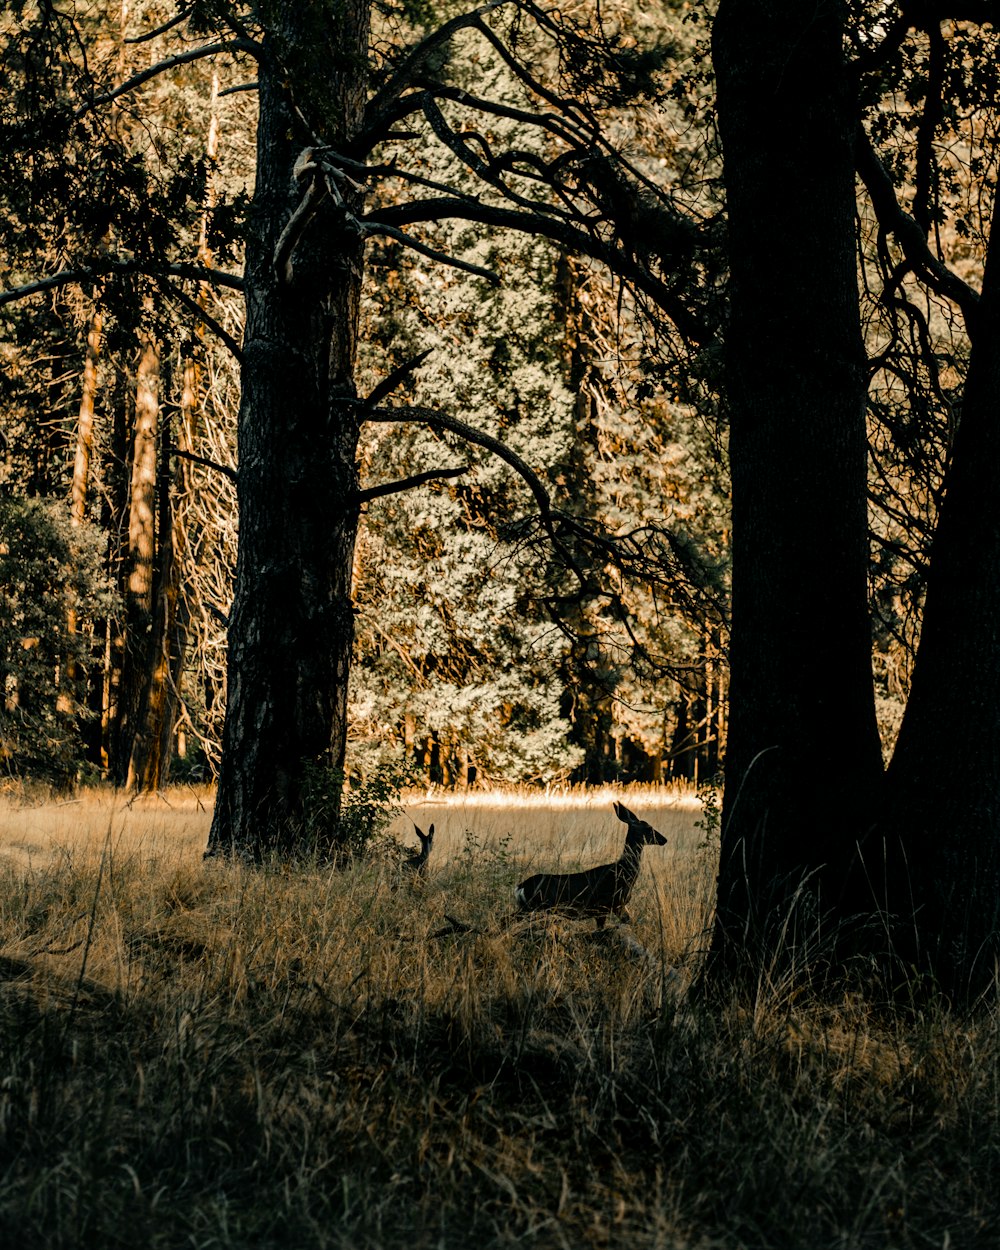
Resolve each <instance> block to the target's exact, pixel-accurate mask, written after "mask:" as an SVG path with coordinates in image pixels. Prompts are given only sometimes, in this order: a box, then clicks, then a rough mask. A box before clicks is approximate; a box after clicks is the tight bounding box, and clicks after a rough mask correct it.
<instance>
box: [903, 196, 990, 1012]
mask: <svg viewBox="0 0 1000 1250" xmlns="http://www.w3.org/2000/svg"><path fill="white" fill-rule="evenodd" d="M998 230H1000V197H998V198H997V200H996V202H995V204H994V215H993V222H992V228H991V234H990V244H991V246H990V247H989V250H988V255H987V261H986V269H985V273H984V276H983V288H982V297H981V300H980V304H979V308H978V310H977V315H976V321H975V324H974V327H973V345H972V355H971V357H970V361H969V372H968V375H967V378H966V383H965V392H964V396H963V400H962V412H961V420H960V423H959V426H958V432H957V434H956V437H955V446H954V450H953V453H952V460H951V465H950V467H949V469H948V475H947V478H946V484H945V497H944V502H943V504H942V507H941V512H940V516H939V519H938V526H937V531H936V533H935V536H934V545H933V548H932V551H931V562H930V569H929V573H928V579H927V599H926V603H925V608H924V618H923V626H922V629H921V634H920V642H919V645H918V648H917V654H916V660H915V662H914V667H913V680H912V684H911V689H910V697H909V699H908V701H907V705H906V712H905V714H904V716H903V723H902V726H901V727H900V732H899V738H898V740H897V742H896V748H895V751H894V753H893V757H892V761H891V763H890V765H889V770H888V774H887V778H886V796H885V804H884V808H883V811H884V823H885V826H886V828H887V831H888V832H889V833H890V834H891V835H893V836H892V837H891V839H890V845H893V846H894V845H896V844H897V842H898V844H899V845H900V846H901V847H902V852H903V855H902V862H900V863H899V864H898V865H897V866H896V874H895V879H894V880H893V882H892V883H891V886H892V888H891V890H890V894H889V896H888V898H887V900H886V902H887V907H888V910H889V911H890V912H892V913H894V914H896V915H897V916H898V917H899V918H900V924H899V928H898V931H897V943H898V949H899V953H900V954H901V955H902V957H903V958H904V959H905V960H906V961H907V962H913V963H916V964H917V965H918V966H919V967H921V968H922V969H924V970H928V969H929V970H930V971H932V972H933V973H934V974H935V975H936V977H937V978H938V980H939V981H940V983H941V984H942V985H943V986H944V988H945V989H946V990H947V991H948V992H949V993H952V994H954V995H956V996H957V997H959V998H968V997H969V996H970V995H975V994H976V993H978V992H979V991H980V990H982V989H983V988H984V987H985V986H987V985H989V984H990V983H992V981H993V978H994V976H995V969H996V961H997V959H998V956H1000V627H998V621H1000V508H998V507H997V482H998V481H1000V412H998V405H1000V256H998V254H997V251H998V247H997V243H996V240H997V237H998Z"/></svg>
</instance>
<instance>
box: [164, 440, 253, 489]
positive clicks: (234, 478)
mask: <svg viewBox="0 0 1000 1250" xmlns="http://www.w3.org/2000/svg"><path fill="white" fill-rule="evenodd" d="M170 454H171V455H172V456H180V458H181V459H182V460H190V461H192V462H193V463H194V464H201V465H204V466H205V468H206V469H214V470H215V471H216V473H221V474H222V475H223V477H227V478H229V480H230V481H231V482H232V483H233V484H234V485H235V484H236V483H237V482H238V481H239V480H240V478H239V473H238V472H237V471H236V469H231V468H230V467H229V465H228V464H219V462H218V461H217V460H209V458H208V457H207V456H199V455H198V454H197V453H196V452H193V451H181V449H180V448H179V447H171V449H170Z"/></svg>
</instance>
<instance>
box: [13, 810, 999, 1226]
mask: <svg viewBox="0 0 1000 1250" xmlns="http://www.w3.org/2000/svg"><path fill="white" fill-rule="evenodd" d="M578 798H579V796H577V799H578ZM166 800H167V801H166V802H164V801H162V800H160V799H152V800H144V801H143V802H142V803H136V804H133V805H132V806H131V807H128V808H126V807H125V806H124V805H123V804H122V802H121V800H120V799H119V800H117V801H115V800H113V799H112V798H110V797H108V796H100V795H91V796H87V797H86V799H85V801H83V802H81V803H79V804H74V805H72V806H60V805H58V804H54V803H46V804H44V805H40V806H36V807H33V808H31V807H27V806H23V805H22V806H20V807H14V806H7V807H2V808H0V1065H2V1066H0V1244H3V1245H11V1246H17V1247H18V1250H31V1248H32V1247H43V1246H44V1247H79V1246H90V1245H93V1246H101V1247H105V1246H150V1247H175V1246H182V1245H184V1246H186V1245H192V1246H217V1247H227V1246H229V1247H244V1246H266V1247H271V1246H274V1247H278V1246H293V1247H311V1246H319V1247H326V1246H331V1247H357V1248H358V1250H365V1248H368V1247H371V1248H372V1250H374V1248H375V1247H392V1246H405V1247H408V1248H409V1250H421V1248H423V1247H427V1248H428V1250H430V1248H431V1247H445V1248H451V1247H456V1248H458V1247H461V1248H463V1250H464V1248H465V1247H469V1246H472V1247H476V1248H477V1250H486V1248H488V1247H500V1246H513V1245H518V1246H539V1247H550V1246H551V1247H574V1248H575V1247H611V1246H625V1247H636V1248H637V1250H654V1248H655V1250H669V1248H671V1247H678V1248H679V1247H690V1248H691V1250H694V1248H695V1247H697V1248H699V1250H707V1248H710V1247H748V1248H749V1247H788V1248H789V1250H792V1248H797V1250H804V1248H806V1247H809V1248H814V1247H815V1248H817V1250H818V1248H821V1247H827V1246H828V1247H831V1248H832V1247H835V1246H836V1247H844V1248H846V1247H872V1248H873V1250H875V1248H876V1247H877V1248H878V1250H884V1248H885V1247H889V1246H892V1247H895V1246H899V1247H901V1248H902V1247H907V1248H908V1247H911V1246H912V1247H918V1246H919V1247H923V1246H938V1247H940V1246H943V1245H951V1246H953V1247H955V1248H956V1250H957V1248H958V1247H973V1248H975V1247H978V1246H983V1247H986V1246H991V1245H994V1244H995V1238H994V1234H995V1230H996V1227H997V1221H998V1216H1000V1204H998V1199H997V1197H996V1194H995V1188H996V1186H995V1184H994V1182H995V1179H996V1175H997V1164H998V1162H1000V1133H998V1128H1000V1064H998V1058H1000V1045H998V1032H1000V1030H998V1028H997V1018H996V1014H995V1012H993V1013H990V1012H984V1013H983V1014H982V1015H981V1016H980V1017H979V1018H977V1019H975V1020H960V1019H958V1018H956V1017H953V1016H952V1015H950V1014H948V1013H947V1012H945V1011H944V1010H934V1011H932V1010H929V1009H923V1010H922V1011H920V1012H911V1013H909V1014H908V1015H903V1014H901V1013H898V1012H893V1011H890V1010H888V1009H887V1008H884V1007H878V1009H877V1010H876V1009H875V1008H874V1007H873V1005H872V1004H871V1003H868V1002H865V1001H862V1000H861V999H860V998H853V997H847V996H845V997H844V999H843V1001H842V1002H839V1003H837V1004H830V1003H816V1002H811V1001H806V1000H804V999H802V1000H798V999H796V998H795V997H794V996H793V995H792V994H791V993H785V992H783V991H777V990H776V991H775V992H774V994H773V995H772V997H771V998H770V999H765V1000H762V1001H761V1002H760V1003H758V1005H757V1007H756V1009H755V1010H753V1011H745V1010H744V1009H743V1008H742V1007H741V1006H740V1005H739V1004H738V1003H735V1002H734V1003H732V1004H728V1005H727V1004H715V1005H713V1007H712V1008H711V1009H709V1008H708V1007H707V1006H705V1005H701V1006H699V1005H697V1004H693V1003H690V1002H688V1001H687V998H686V996H685V988H684V986H685V983H684V979H683V978H682V977H681V978H674V977H671V976H668V975H666V972H665V970H666V969H671V968H684V967H686V966H687V964H686V961H687V960H688V959H689V958H690V957H691V955H692V952H697V950H698V948H699V946H700V945H701V943H702V941H703V932H704V927H705V924H706V918H707V915H708V908H709V906H710V895H711V880H712V875H713V868H712V864H711V861H710V857H709V856H708V854H707V853H706V851H705V849H704V848H703V847H701V845H700V844H701V842H702V837H701V832H700V830H698V829H697V828H696V827H695V823H694V822H695V820H696V819H697V811H696V810H694V809H692V807H691V806H690V805H687V806H685V805H684V804H683V803H678V802H667V801H665V800H664V798H663V796H659V803H657V796H655V795H648V796H643V797H642V799H641V800H640V798H639V797H637V796H635V795H634V794H632V795H629V796H626V798H625V801H626V802H627V803H628V804H629V806H632V807H634V808H635V809H636V810H637V811H639V813H640V815H642V816H643V817H644V818H646V819H649V820H650V822H651V823H652V824H654V825H655V826H656V827H658V828H660V829H661V830H662V831H663V832H664V833H666V834H667V836H668V837H669V838H670V843H669V845H668V846H667V847H665V848H662V849H649V850H647V852H646V855H645V860H644V866H643V873H642V877H641V880H640V886H639V888H638V889H637V892H636V896H635V898H634V904H635V906H634V908H633V910H634V912H635V914H636V922H635V925H634V929H635V934H636V937H637V938H638V940H639V942H640V943H641V944H642V946H644V947H645V948H647V949H648V950H649V951H650V952H652V953H653V955H654V956H655V958H654V959H653V960H646V959H642V958H637V957H636V952H635V951H634V950H630V949H629V948H628V947H627V946H626V945H624V944H623V943H621V942H619V941H617V940H616V939H615V935H614V933H612V934H611V935H610V936H606V937H599V936H598V935H596V933H595V932H594V930H593V929H592V927H591V926H588V925H586V924H574V923H571V922H566V921H559V920H555V921H553V920H550V919H549V920H547V919H540V918H527V919H526V918H517V917H514V916H513V915H512V908H511V889H512V887H513V884H514V883H515V881H516V880H518V879H519V877H520V875H522V874H523V873H524V872H525V871H526V870H529V869H530V870H534V869H536V868H537V867H547V866H550V865H552V866H555V865H564V866H566V867H570V866H576V865H577V864H579V863H584V864H589V863H594V862H600V860H601V859H603V858H605V857H607V856H609V855H611V854H616V853H617V850H618V849H619V848H620V845H621V838H622V831H623V826H621V825H620V824H619V823H618V822H617V821H616V820H615V819H614V817H613V815H612V814H611V811H610V802H609V801H607V800H606V798H605V797H604V796H602V797H601V798H600V800H599V801H597V802H594V803H584V802H580V801H574V802H573V803H568V804H567V803H563V804H561V805H558V806H557V805H556V804H555V803H554V802H553V801H551V800H550V801H549V802H548V804H547V805H542V806H538V805H536V806H530V805H527V804H520V805H518V806H514V805H505V804H503V803H501V802H496V801H494V802H493V803H488V802H485V801H478V802H475V803H468V802H465V803H459V802H447V803H443V802H442V801H441V796H438V795H431V796H427V795H416V794H414V795H410V796H408V801H407V803H406V804H405V807H406V811H407V813H408V815H409V817H412V818H415V819H416V820H417V822H418V823H419V824H421V826H423V827H425V828H426V826H427V825H428V824H429V823H431V821H433V822H434V824H435V826H436V830H437V836H436V840H435V848H434V855H433V857H432V859H431V863H430V871H429V873H428V877H427V880H426V882H425V883H424V884H423V886H420V885H415V884H413V883H411V882H408V881H403V880H401V878H400V876H399V873H398V871H397V870H396V869H395V868H394V866H393V864H392V863H391V862H390V861H383V862H380V863H369V864H362V865H358V866H356V867H354V868H352V869H350V870H348V871H344V872H337V873H331V872H323V871H310V870H306V869H294V870H293V869H289V868H280V867H275V868H273V869H266V870H252V869H248V868H244V867H240V866H236V865H227V864H219V863H213V862H209V863H207V864H206V863H204V862H203V861H202V859H201V851H202V848H203V846H204V841H205V837H206V835H207V829H208V822H209V810H208V807H209V804H208V802H207V799H206V796H205V795H198V794H194V793H192V792H190V791H189V792H186V793H185V792H183V791H174V792H171V793H170V794H168V795H167V796H166ZM407 830H411V826H410V824H409V821H408V819H407V818H403V817H401V818H400V819H399V821H398V822H397V831H398V833H399V835H400V837H401V839H402V840H403V841H407V840H408V841H410V842H413V841H414V839H413V838H412V836H410V837H409V838H407ZM446 917H453V918H455V919H456V920H459V921H461V922H462V924H464V925H468V926H469V927H470V928H469V931H466V932H460V933H459V932H455V931H454V929H453V928H452V926H451V924H450V922H449V921H448V920H447V919H446ZM435 935H440V936H435Z"/></svg>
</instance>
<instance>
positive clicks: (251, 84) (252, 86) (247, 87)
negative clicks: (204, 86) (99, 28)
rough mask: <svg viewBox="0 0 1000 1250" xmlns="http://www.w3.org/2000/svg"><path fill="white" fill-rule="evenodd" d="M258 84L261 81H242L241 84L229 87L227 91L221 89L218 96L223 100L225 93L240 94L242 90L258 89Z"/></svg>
mask: <svg viewBox="0 0 1000 1250" xmlns="http://www.w3.org/2000/svg"><path fill="white" fill-rule="evenodd" d="M258 86H259V83H256V82H241V83H240V84H239V86H236V87H227V88H226V89H225V91H220V92H219V97H218V98H219V99H220V100H221V99H222V97H223V96H224V95H238V94H239V93H240V92H241V91H256V90H257V88H258Z"/></svg>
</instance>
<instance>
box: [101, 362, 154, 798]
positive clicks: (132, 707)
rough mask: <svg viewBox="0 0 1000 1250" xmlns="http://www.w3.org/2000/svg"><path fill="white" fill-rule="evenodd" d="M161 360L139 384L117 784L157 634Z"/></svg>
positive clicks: (141, 371)
mask: <svg viewBox="0 0 1000 1250" xmlns="http://www.w3.org/2000/svg"><path fill="white" fill-rule="evenodd" d="M159 385H160V355H159V349H158V347H157V345H156V343H155V342H154V341H153V340H152V339H149V338H147V339H146V340H145V341H144V342H143V345H142V351H141V354H140V357H139V367H138V370H137V373H136V384H135V430H134V433H133V439H132V475H131V482H130V489H129V511H128V556H127V579H128V580H127V583H126V586H125V629H124V648H123V652H122V668H121V681H120V684H119V687H118V706H117V718H116V722H115V734H114V753H113V755H112V758H111V761H110V770H111V777H112V780H113V781H114V783H115V784H116V785H125V784H127V782H128V780H129V768H130V764H131V760H132V748H133V745H134V743H135V737H136V734H137V733H138V732H139V728H140V725H141V714H142V705H143V700H144V698H145V694H146V689H147V686H148V682H149V670H150V647H151V644H152V629H153V571H154V570H153V564H154V559H155V555H156V432H157V422H158V420H159V412H160V401H159Z"/></svg>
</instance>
